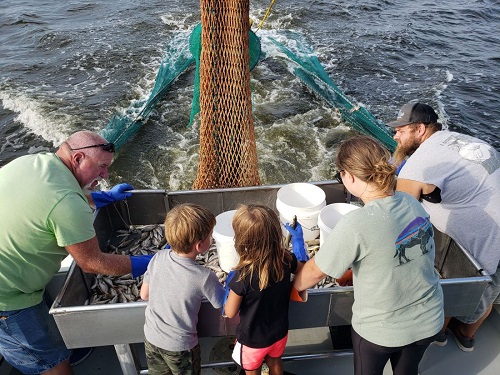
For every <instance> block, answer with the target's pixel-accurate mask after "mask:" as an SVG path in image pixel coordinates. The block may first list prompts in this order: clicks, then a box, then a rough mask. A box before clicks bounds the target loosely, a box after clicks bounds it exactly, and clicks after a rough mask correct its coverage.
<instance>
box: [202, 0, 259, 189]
mask: <svg viewBox="0 0 500 375" xmlns="http://www.w3.org/2000/svg"><path fill="white" fill-rule="evenodd" d="M200 6H201V24H202V35H201V54H200V163H199V166H198V174H197V176H196V180H195V182H194V185H193V188H195V189H214V188H228V187H239V186H256V185H260V178H259V174H258V168H257V147H256V143H255V134H254V128H253V117H252V102H251V93H250V58H249V32H248V31H249V29H250V21H249V10H250V8H249V7H250V4H249V0H243V1H242V0H226V1H218V0H201V1H200Z"/></svg>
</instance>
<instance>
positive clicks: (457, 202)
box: [388, 101, 500, 352]
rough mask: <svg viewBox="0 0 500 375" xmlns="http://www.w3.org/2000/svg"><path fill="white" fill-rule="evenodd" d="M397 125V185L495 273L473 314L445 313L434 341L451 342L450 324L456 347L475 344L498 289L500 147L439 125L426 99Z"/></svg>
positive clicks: (407, 108)
mask: <svg viewBox="0 0 500 375" xmlns="http://www.w3.org/2000/svg"><path fill="white" fill-rule="evenodd" d="M388 125H389V126H390V127H392V128H393V129H394V132H395V134H394V139H395V140H396V142H397V143H398V146H397V148H396V151H395V153H394V160H395V162H396V163H402V162H403V160H404V159H405V158H407V159H406V161H405V163H404V165H402V167H401V169H400V171H399V175H398V181H397V190H400V191H405V192H407V193H409V194H411V195H413V196H414V197H415V198H417V199H419V200H420V201H421V202H422V205H423V206H424V208H425V210H426V211H427V212H428V213H429V214H430V217H431V222H432V224H433V225H434V226H435V227H436V228H437V229H438V230H439V231H441V232H443V233H446V234H447V235H449V236H450V237H451V238H453V239H454V240H455V241H456V242H457V243H459V244H460V245H461V246H462V247H463V248H465V249H466V250H467V251H468V252H469V253H470V254H471V255H472V256H473V257H474V258H475V259H476V260H477V261H478V263H479V264H480V266H481V267H482V269H483V270H484V271H485V272H486V273H487V274H488V275H490V276H491V278H492V282H491V283H489V284H488V285H487V287H486V289H485V291H484V293H483V295H482V297H481V300H480V303H479V305H478V307H477V309H476V311H475V312H474V313H473V314H470V315H468V316H460V317H455V319H453V318H447V319H446V320H445V326H444V327H443V331H442V333H441V334H440V336H439V337H438V339H437V341H436V342H435V344H436V345H439V346H443V345H446V343H447V332H449V331H448V330H446V327H447V325H448V323H450V324H449V327H450V330H451V332H452V333H453V335H454V337H455V341H456V343H457V345H458V347H459V348H460V349H461V350H463V351H467V352H470V351H472V350H473V349H474V334H475V333H476V331H477V330H478V328H479V326H480V325H481V323H482V322H483V321H484V320H485V319H486V317H487V316H488V314H489V313H490V312H491V309H492V306H493V302H494V300H495V299H496V298H497V297H498V296H499V295H500V268H499V261H500V210H499V209H498V208H499V207H500V153H499V152H498V151H496V150H495V149H494V148H493V147H491V146H490V145H488V144H487V143H485V142H484V141H482V140H480V139H478V138H475V137H471V136H468V135H465V134H460V133H456V132H451V131H448V130H441V129H442V126H441V124H440V123H439V122H438V116H437V114H436V112H435V111H434V109H433V108H432V107H430V106H429V105H427V104H423V103H419V102H415V101H412V102H409V103H407V104H405V105H404V106H403V107H402V108H401V110H400V111H399V114H398V117H397V119H396V120H395V121H393V122H390V123H389V124H388Z"/></svg>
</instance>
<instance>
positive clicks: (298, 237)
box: [285, 222, 309, 262]
mask: <svg viewBox="0 0 500 375" xmlns="http://www.w3.org/2000/svg"><path fill="white" fill-rule="evenodd" d="M285 228H286V230H287V231H288V232H290V234H291V235H292V240H291V242H292V251H293V253H294V254H295V257H296V258H297V260H298V261H299V262H305V261H308V260H309V256H308V255H307V251H306V246H305V242H304V234H303V233H302V227H301V226H300V224H299V223H298V222H297V226H296V227H295V229H293V228H292V227H291V225H290V224H289V223H286V224H285Z"/></svg>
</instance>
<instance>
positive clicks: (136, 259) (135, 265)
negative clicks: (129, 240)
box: [130, 254, 154, 278]
mask: <svg viewBox="0 0 500 375" xmlns="http://www.w3.org/2000/svg"><path fill="white" fill-rule="evenodd" d="M153 255H154V254H151V255H131V256H130V262H131V263H132V277H133V278H136V277H139V276H142V275H144V272H146V270H147V269H148V264H149V261H150V260H151V258H152V257H153Z"/></svg>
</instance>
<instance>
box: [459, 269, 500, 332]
mask: <svg viewBox="0 0 500 375" xmlns="http://www.w3.org/2000/svg"><path fill="white" fill-rule="evenodd" d="M490 276H491V282H490V283H488V284H487V285H486V288H485V289H484V292H483V294H482V296H481V299H480V300H479V305H477V308H476V311H475V312H474V313H473V314H470V315H466V316H457V317H456V319H458V320H459V321H461V322H462V323H465V324H472V323H475V322H477V321H478V320H479V318H481V317H482V316H483V315H484V313H485V312H486V310H488V308H489V307H490V306H491V305H492V304H493V303H494V302H495V300H496V299H498V298H499V296H500V264H499V265H498V268H497V271H496V272H495V273H494V274H493V275H490Z"/></svg>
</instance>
